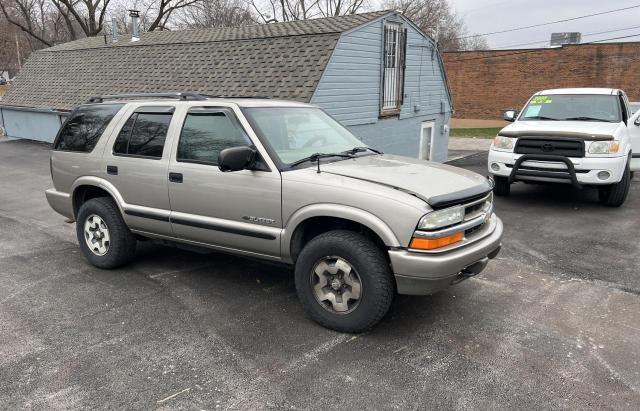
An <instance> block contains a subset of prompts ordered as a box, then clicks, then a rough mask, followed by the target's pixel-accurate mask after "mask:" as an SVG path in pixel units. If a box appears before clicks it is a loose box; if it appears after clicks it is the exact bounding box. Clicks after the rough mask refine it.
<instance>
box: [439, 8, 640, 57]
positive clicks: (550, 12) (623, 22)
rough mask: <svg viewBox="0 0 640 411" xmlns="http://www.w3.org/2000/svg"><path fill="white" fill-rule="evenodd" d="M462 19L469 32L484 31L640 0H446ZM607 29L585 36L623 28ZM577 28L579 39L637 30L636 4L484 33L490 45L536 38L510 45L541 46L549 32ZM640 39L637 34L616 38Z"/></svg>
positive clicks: (639, 28) (638, 14)
mask: <svg viewBox="0 0 640 411" xmlns="http://www.w3.org/2000/svg"><path fill="white" fill-rule="evenodd" d="M450 1H451V3H452V4H453V6H454V7H455V9H456V10H457V12H458V14H459V15H460V16H461V17H462V18H463V19H464V21H465V23H466V25H467V28H468V30H469V32H471V33H474V34H475V33H488V32H494V31H500V30H505V29H510V28H515V27H522V26H529V25H534V24H538V23H546V22H550V21H556V20H562V19H566V18H572V17H577V16H583V15H586V14H593V13H599V12H603V11H608V10H613V9H619V8H623V7H629V6H633V5H636V4H640V0H606V1H602V0H536V1H532V0H508V1H505V0H450ZM626 28H630V29H628V30H621V31H615V32H611V33H605V34H598V35H592V36H585V35H586V34H589V33H599V32H603V31H610V30H617V29H626ZM565 31H578V32H581V33H582V36H583V37H582V41H583V42H588V41H594V40H600V39H608V38H612V37H619V36H626V35H632V34H640V7H639V8H635V9H631V10H626V11H621V12H616V13H611V14H605V15H602V16H596V17H589V18H585V19H581V20H575V21H571V22H567V23H559V24H553V25H550V26H544V27H537V28H532V29H527V30H521V31H514V32H511V33H505V34H495V35H489V36H486V39H487V40H488V41H489V45H490V46H491V47H492V48H500V47H502V46H510V45H513V44H518V43H529V42H538V43H534V44H529V45H522V46H514V47H510V48H527V47H541V46H546V45H547V44H548V41H549V38H550V36H551V33H552V32H565ZM634 40H635V41H640V35H639V36H638V37H633V38H630V39H621V40H616V41H634Z"/></svg>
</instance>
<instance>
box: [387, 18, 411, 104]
mask: <svg viewBox="0 0 640 411" xmlns="http://www.w3.org/2000/svg"><path fill="white" fill-rule="evenodd" d="M405 54H406V30H404V29H403V28H402V25H401V24H399V23H393V22H385V24H384V73H383V76H384V77H383V80H382V114H394V113H396V112H397V111H399V110H400V107H401V105H402V102H403V93H404V70H405Z"/></svg>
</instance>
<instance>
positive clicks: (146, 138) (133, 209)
mask: <svg viewBox="0 0 640 411" xmlns="http://www.w3.org/2000/svg"><path fill="white" fill-rule="evenodd" d="M173 111H174V107H171V106H142V107H138V108H137V109H136V110H135V111H134V112H133V113H131V115H130V116H129V118H128V119H127V121H126V122H125V123H124V125H123V126H122V128H121V129H120V132H119V133H118V135H117V136H116V138H115V141H114V142H113V143H110V144H109V145H108V146H107V148H106V150H105V154H104V157H103V159H104V167H105V169H106V179H107V180H108V181H109V182H110V183H112V184H113V185H114V186H115V187H116V188H117V189H118V191H119V192H120V195H121V196H122V199H123V200H124V202H125V203H126V208H125V215H124V218H125V220H126V222H127V224H128V225H129V226H130V227H131V228H133V229H136V230H141V231H146V232H151V233H156V234H162V235H171V234H172V233H171V224H170V223H169V215H170V213H171V207H170V205H169V193H168V182H167V170H168V168H169V154H170V153H169V151H170V150H168V149H166V148H165V142H166V141H167V134H168V132H169V126H170V124H171V121H172V118H173Z"/></svg>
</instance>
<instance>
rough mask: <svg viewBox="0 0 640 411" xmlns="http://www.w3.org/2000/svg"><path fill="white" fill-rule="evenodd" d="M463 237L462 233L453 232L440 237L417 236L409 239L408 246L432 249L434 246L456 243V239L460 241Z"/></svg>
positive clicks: (416, 248) (418, 248) (415, 248)
mask: <svg viewBox="0 0 640 411" xmlns="http://www.w3.org/2000/svg"><path fill="white" fill-rule="evenodd" d="M463 237H464V233H455V234H451V235H448V236H446V237H440V238H417V237H414V238H412V239H411V244H410V245H409V248H413V249H414V250H433V249H436V248H440V247H444V246H447V245H449V244H453V243H457V242H458V241H462V238H463Z"/></svg>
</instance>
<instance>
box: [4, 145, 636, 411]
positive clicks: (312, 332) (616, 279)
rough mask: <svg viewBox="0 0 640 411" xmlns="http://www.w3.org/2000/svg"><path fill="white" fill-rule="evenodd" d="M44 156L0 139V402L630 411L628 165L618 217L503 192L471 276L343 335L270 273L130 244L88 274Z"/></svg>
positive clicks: (43, 150) (563, 193) (480, 164)
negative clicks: (50, 198)
mask: <svg viewBox="0 0 640 411" xmlns="http://www.w3.org/2000/svg"><path fill="white" fill-rule="evenodd" d="M48 150H49V147H48V146H47V145H44V144H38V143H32V142H26V141H17V142H1V143H0V227H1V228H0V404H1V405H2V408H4V409H16V408H22V407H28V408H44V409H50V408H125V407H126V408H167V409H176V408H179V409H196V408H197V409H215V408H234V409H247V408H251V409H255V408H270V407H273V408H314V409H320V408H322V409H327V408H343V409H349V408H358V409H364V408H371V409H380V408H434V407H438V408H463V409H464V408H472V407H473V408H483V409H486V408H518V409H523V408H526V409H530V408H536V409H537V408H578V409H584V408H614V409H637V408H638V407H639V406H640V343H639V341H640V272H639V271H640V270H639V264H638V261H639V260H640V240H639V235H638V232H639V231H638V230H639V229H638V227H640V212H639V210H640V180H639V179H640V176H636V179H635V181H634V182H633V184H632V188H631V193H630V196H629V199H628V201H627V203H626V204H625V205H624V206H623V207H622V208H620V209H611V208H605V207H603V206H600V205H599V204H598V203H597V195H596V193H595V191H592V190H586V189H585V190H581V191H577V190H574V189H572V188H568V187H565V186H558V187H549V186H534V185H524V184H518V185H516V186H514V187H513V189H512V196H511V197H509V198H498V199H497V200H496V209H497V213H498V214H499V215H500V217H502V218H503V220H504V223H505V236H504V240H503V249H502V253H501V254H500V255H499V256H498V258H497V259H496V260H494V261H492V263H491V264H490V265H489V267H488V268H487V270H486V271H485V272H483V273H482V274H481V275H480V276H478V277H477V278H473V279H470V280H468V281H466V282H464V283H462V284H459V285H457V286H455V287H452V288H450V289H448V290H446V291H444V292H441V293H439V294H437V295H434V296H430V297H399V298H397V299H396V301H395V302H394V304H393V306H392V309H391V312H390V313H389V315H388V316H387V317H386V318H385V319H384V320H383V321H382V323H380V324H379V325H378V326H377V327H376V328H374V329H373V330H371V331H369V332H367V333H364V334H360V335H349V334H340V333H336V332H333V331H329V330H326V329H324V328H322V327H320V326H318V325H316V324H315V323H313V322H311V321H310V320H309V319H307V318H306V317H305V315H304V313H303V311H302V309H301V307H300V305H299V303H298V300H297V297H296V294H295V288H294V284H293V276H292V272H291V271H290V270H288V269H286V268H282V267H280V266H276V265H270V264H265V263H262V262H257V261H251V260H245V259H241V258H238V257H233V256H228V255H222V254H215V253H212V254H196V253H191V252H186V251H181V250H178V249H174V248H168V247H162V246H157V245H151V244H146V243H145V244H141V246H140V247H139V250H138V254H137V259H136V261H135V262H134V263H133V264H132V265H130V266H128V267H125V268H122V269H119V270H115V271H102V270H99V269H97V268H94V267H92V266H90V265H89V264H88V263H87V262H86V261H85V260H84V258H83V257H82V255H81V253H80V251H79V249H78V246H77V244H76V239H75V232H74V226H73V224H68V223H65V222H64V218H62V217H61V216H59V215H57V214H55V213H54V212H53V211H52V210H51V209H50V208H49V206H48V204H47V203H46V200H45V198H44V190H45V189H46V188H48V187H49V186H50V184H51V181H50V176H49V162H48ZM485 163H486V155H485V154H482V153H481V154H476V155H472V156H468V157H464V158H462V159H458V160H455V161H454V164H455V165H458V166H461V167H465V168H468V169H471V170H474V171H478V172H481V173H483V174H485V172H484V168H485Z"/></svg>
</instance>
